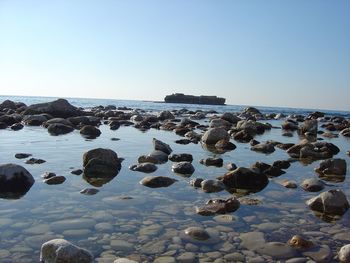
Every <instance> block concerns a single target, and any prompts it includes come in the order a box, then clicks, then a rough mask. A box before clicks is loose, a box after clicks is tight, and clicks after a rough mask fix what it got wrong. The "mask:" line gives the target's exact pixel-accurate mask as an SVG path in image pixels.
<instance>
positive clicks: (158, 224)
mask: <svg viewBox="0 0 350 263" xmlns="http://www.w3.org/2000/svg"><path fill="white" fill-rule="evenodd" d="M5 99H10V100H13V101H21V102H24V103H25V104H27V105H30V104H35V103H41V102H47V101H52V100H54V99H56V98H48V97H20V96H0V103H1V102H2V101H3V100H5ZM67 100H68V101H69V102H70V103H71V104H72V105H74V106H77V107H83V108H91V107H94V106H99V105H102V106H107V105H115V106H117V107H127V108H132V109H134V110H137V111H139V112H140V110H143V111H146V112H153V113H157V112H160V111H163V110H179V109H184V108H186V109H188V110H191V111H196V110H203V111H211V112H213V111H215V112H216V114H217V115H219V114H221V113H224V112H234V113H236V112H240V111H242V110H243V109H244V108H245V107H246V106H243V105H224V106H212V105H189V104H167V103H161V102H151V101H131V100H113V99H80V98H79V99H77V98H67ZM256 108H258V109H259V110H260V111H261V112H262V113H263V114H271V113H276V114H278V113H283V114H285V115H290V114H297V115H307V114H309V113H311V112H314V111H315V109H293V108H276V107H259V106H258V107H256ZM319 111H322V112H324V113H326V115H328V116H342V117H345V118H349V117H350V112H346V111H330V110H319ZM282 121H283V120H266V121H263V122H269V123H271V124H272V126H273V127H274V128H273V129H271V130H270V131H267V132H265V133H264V134H262V135H258V136H256V137H255V139H256V140H258V141H260V142H264V141H267V140H275V141H280V142H283V143H298V142H299V141H300V138H299V136H298V135H297V134H296V133H293V136H292V137H285V136H282V130H281V129H280V127H281V122H282ZM203 124H208V120H204V121H203ZM99 129H100V130H101V136H99V137H98V138H96V139H86V138H84V137H82V136H81V135H80V134H79V131H74V132H71V133H69V134H66V135H60V136H51V135H50V134H49V133H48V132H47V130H46V129H45V128H43V127H34V126H25V127H24V128H23V129H22V130H19V131H12V130H10V129H5V130H0V164H5V163H15V164H19V165H21V166H23V167H25V168H26V169H27V170H28V171H29V172H30V173H31V174H32V175H33V177H34V179H35V183H34V185H33V186H32V187H31V189H30V190H29V191H28V192H27V193H26V194H25V195H24V196H23V197H21V198H20V199H4V198H1V199H0V262H4V263H10V262H39V258H40V250H41V246H42V244H43V243H45V242H46V241H49V240H52V239H55V238H64V239H66V240H68V241H70V242H72V243H73V244H75V245H77V246H79V247H82V248H85V249H88V250H89V251H91V253H92V254H93V256H94V258H95V261H96V262H111V263H112V262H113V261H114V260H115V259H117V258H128V259H130V260H134V261H135V262H285V260H288V259H293V258H304V259H305V260H313V261H310V262H338V261H339V260H338V258H337V252H338V251H339V249H340V248H341V247H342V246H343V245H346V244H349V243H350V212H349V211H348V212H347V213H345V214H344V215H343V216H339V217H336V218H332V219H329V218H327V217H324V216H323V215H320V214H317V213H315V212H313V211H312V210H310V208H309V207H308V206H307V205H306V204H305V202H306V201H307V200H309V199H310V198H312V197H315V196H317V195H318V194H319V193H320V192H306V191H304V190H303V189H302V188H301V187H300V185H301V183H302V182H303V181H304V180H305V179H308V178H317V179H319V178H318V176H317V174H316V173H315V171H314V170H315V168H317V167H318V166H319V163H320V161H315V162H312V163H303V162H300V161H294V162H292V163H291V167H290V168H288V169H287V170H286V173H285V174H283V175H281V176H279V177H276V178H272V179H270V180H269V184H268V185H267V187H266V188H264V189H263V190H262V191H260V192H257V193H251V194H249V195H246V196H242V194H237V193H233V194H232V193H229V192H226V191H221V192H218V193H205V192H203V191H202V190H201V189H200V188H194V187H192V186H191V185H190V184H189V182H190V180H192V179H195V178H203V179H216V178H217V177H219V176H222V175H224V174H225V173H226V172H227V169H226V168H225V165H226V164H228V163H234V164H236V165H237V166H239V167H249V166H250V165H252V164H253V163H255V162H257V161H260V162H265V163H268V164H272V163H273V162H274V161H276V160H288V159H289V155H288V154H287V153H286V152H285V151H284V150H281V149H278V148H276V151H275V152H273V153H271V154H262V153H257V152H253V151H251V150H250V145H249V144H247V143H239V142H236V141H234V140H233V139H231V142H232V143H234V144H235V145H236V146H237V148H236V149H235V150H233V151H229V152H225V153H213V152H211V151H208V150H207V149H205V147H202V145H201V144H200V143H199V144H193V143H191V144H188V145H181V144H177V143H175V141H176V140H179V139H182V138H183V137H181V136H179V135H177V134H175V133H174V132H170V131H163V130H156V129H150V130H147V131H140V130H138V129H136V128H134V127H132V126H128V127H124V126H122V127H120V128H119V129H117V130H111V129H110V128H109V126H108V125H105V124H103V125H101V126H100V127H99ZM320 129H321V130H322V128H320ZM198 132H201V131H198ZM334 133H336V132H334ZM320 137H321V136H320ZM153 138H156V139H158V140H161V141H163V142H165V143H167V144H169V145H170V147H171V148H172V150H173V153H190V154H192V155H193V162H192V164H193V166H194V167H195V172H194V173H193V175H192V176H191V177H183V176H181V175H179V174H176V173H174V172H173V171H172V162H171V161H168V162H167V163H165V164H162V165H157V168H158V169H157V170H156V171H155V172H153V173H151V174H145V173H141V172H135V171H131V170H130V169H129V166H131V165H133V164H136V163H137V159H138V157H139V156H140V155H146V154H148V153H150V152H151V151H152V150H153V145H152V139H153ZM322 139H323V140H324V141H327V142H331V143H333V144H335V145H337V146H338V147H339V148H340V152H339V153H338V154H337V155H336V156H335V158H342V159H345V160H346V162H347V171H349V170H350V165H349V156H348V155H347V152H348V151H349V150H350V139H349V138H346V137H343V136H342V135H339V136H338V137H336V138H323V137H322ZM95 148H109V149H112V150H113V151H115V152H116V153H117V154H118V156H119V157H121V158H123V159H124V161H123V162H122V168H121V170H120V172H119V174H118V175H117V176H116V177H115V178H114V179H113V180H111V181H110V182H106V183H105V184H103V185H101V186H99V187H98V186H94V185H91V184H90V183H89V182H87V181H86V180H85V179H84V177H83V176H81V175H74V174H72V173H71V171H72V170H75V169H82V168H83V167H82V165H83V160H82V158H83V157H82V156H83V154H84V153H85V152H87V151H88V150H91V149H95ZM16 153H29V154H31V155H32V156H31V157H34V158H40V159H43V160H45V161H46V162H45V163H42V164H27V163H25V161H26V159H17V158H15V154H16ZM209 157H220V158H222V159H223V161H224V166H223V167H212V166H209V167H207V166H205V165H203V164H201V163H200V160H201V159H204V158H209ZM46 172H53V173H56V174H57V175H63V176H65V177H66V181H65V182H64V183H62V184H60V185H47V184H45V183H44V182H43V180H42V177H41V176H42V175H43V174H44V173H46ZM148 175H152V176H158V175H160V176H168V177H171V178H173V179H176V180H177V181H176V182H175V183H174V184H173V185H171V186H169V187H166V188H148V187H145V186H143V185H141V184H140V181H141V180H142V179H143V178H144V177H145V176H148ZM348 176H349V175H348V174H347V176H346V177H345V178H344V179H343V180H341V181H337V182H329V181H323V182H324V183H325V188H324V190H323V191H326V190H330V189H341V190H342V191H343V192H344V193H345V194H346V196H347V198H348V199H349V200H350V182H349V177H348ZM284 180H289V181H293V182H295V184H296V185H297V188H295V189H288V188H285V187H283V186H282V185H281V183H282V182H283V181H284ZM85 188H96V189H98V190H99V192H98V193H97V194H96V195H91V196H88V195H83V194H81V193H80V191H81V190H82V189H85ZM232 195H236V196H237V197H238V198H240V200H241V206H240V207H239V209H238V210H236V211H235V212H232V213H228V214H224V215H214V216H202V215H198V214H197V213H196V209H195V208H196V206H203V205H204V204H205V203H206V202H208V200H210V199H216V198H221V199H227V198H229V197H231V196H232ZM189 227H199V228H200V229H201V230H203V231H206V233H208V234H209V236H210V237H209V239H207V240H198V239H195V238H193V237H191V236H189V235H188V234H186V233H187V232H186V229H188V228H189ZM294 235H302V236H303V237H304V238H305V239H307V240H309V241H311V242H312V243H313V245H312V246H311V247H308V248H304V249H292V248H291V247H290V246H289V245H288V244H287V243H288V240H290V239H291V238H292V237H293V236H294ZM257 237H259V238H257ZM254 239H256V240H254ZM255 241H256V242H255ZM254 242H255V243H254ZM257 242H258V243H257ZM257 244H258V245H259V246H257ZM298 262H299V261H298ZM300 262H306V261H300Z"/></svg>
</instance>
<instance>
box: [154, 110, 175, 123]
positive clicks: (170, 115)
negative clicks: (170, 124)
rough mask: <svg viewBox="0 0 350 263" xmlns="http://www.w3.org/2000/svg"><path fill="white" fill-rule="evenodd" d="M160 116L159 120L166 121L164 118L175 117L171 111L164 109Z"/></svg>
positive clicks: (170, 118)
mask: <svg viewBox="0 0 350 263" xmlns="http://www.w3.org/2000/svg"><path fill="white" fill-rule="evenodd" d="M158 118H159V120H161V121H164V120H172V119H175V116H174V115H173V114H172V113H171V112H170V111H162V112H161V113H160V114H159V116H158Z"/></svg>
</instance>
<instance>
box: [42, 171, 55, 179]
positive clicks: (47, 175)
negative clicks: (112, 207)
mask: <svg viewBox="0 0 350 263" xmlns="http://www.w3.org/2000/svg"><path fill="white" fill-rule="evenodd" d="M54 176H56V174H55V173H51V172H46V173H44V174H43V175H41V177H42V178H44V179H49V178H51V177H54Z"/></svg>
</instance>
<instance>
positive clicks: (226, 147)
mask: <svg viewBox="0 0 350 263" xmlns="http://www.w3.org/2000/svg"><path fill="white" fill-rule="evenodd" d="M215 148H217V149H219V150H223V151H232V150H234V149H236V145H234V144H233V143H232V142H230V141H228V140H220V141H218V142H216V143H215Z"/></svg>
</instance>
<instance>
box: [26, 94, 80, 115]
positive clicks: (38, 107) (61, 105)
mask: <svg viewBox="0 0 350 263" xmlns="http://www.w3.org/2000/svg"><path fill="white" fill-rule="evenodd" d="M41 113H48V114H50V115H52V116H53V117H59V118H68V117H74V116H79V115H83V114H82V112H81V111H80V110H79V109H78V108H76V107H74V106H72V105H71V104H70V103H69V102H68V101H67V100H65V99H58V100H55V101H52V102H46V103H39V104H33V105H30V106H28V107H27V109H26V110H24V112H23V113H22V114H23V115H33V114H41Z"/></svg>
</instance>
